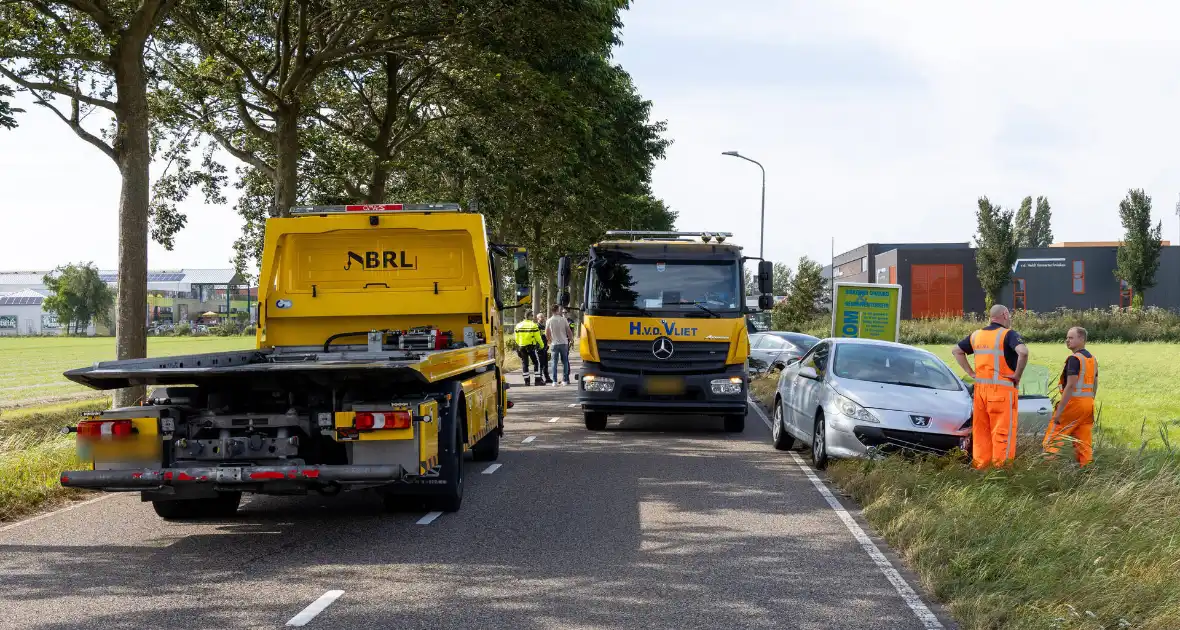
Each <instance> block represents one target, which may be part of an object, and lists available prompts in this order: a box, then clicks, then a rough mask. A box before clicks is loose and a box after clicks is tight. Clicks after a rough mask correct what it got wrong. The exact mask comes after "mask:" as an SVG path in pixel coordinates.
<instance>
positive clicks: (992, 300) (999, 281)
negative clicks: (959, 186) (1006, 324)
mask: <svg viewBox="0 0 1180 630" xmlns="http://www.w3.org/2000/svg"><path fill="white" fill-rule="evenodd" d="M975 220H976V224H977V228H976V229H977V230H978V231H977V233H976V235H975V248H976V249H975V265H976V267H977V269H978V272H979V284H980V285H982V287H983V292H984V296H985V302H986V306H987V308H989V309H990V308H991V307H992V305H994V304H996V303H998V302H999V300H1000V291H1002V290H1003V288H1004V286H1005V285H1007V284H1008V283H1009V282H1010V281H1011V279H1012V265H1014V264H1016V253H1017V252H1016V239H1015V233H1014V228H1013V225H1012V211H1011V210H1003V209H1001V208H1000V207H999V206H998V205H992V203H991V202H990V201H988V198H987V197H980V198H979V208H978V210H976V212H975Z"/></svg>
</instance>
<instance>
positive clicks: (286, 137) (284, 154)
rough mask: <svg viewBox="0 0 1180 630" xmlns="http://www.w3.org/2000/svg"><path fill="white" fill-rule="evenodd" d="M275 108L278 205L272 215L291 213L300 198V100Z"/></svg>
mask: <svg viewBox="0 0 1180 630" xmlns="http://www.w3.org/2000/svg"><path fill="white" fill-rule="evenodd" d="M276 109H277V111H278V116H277V119H278V120H277V121H276V123H277V125H276V129H275V155H276V159H275V207H274V210H273V211H272V212H271V216H276V217H289V216H291V207H292V206H294V205H295V204H296V203H297V202H298V198H299V111H300V108H299V101H292V102H290V103H283V104H280V105H279V106H278V107H277V108H276Z"/></svg>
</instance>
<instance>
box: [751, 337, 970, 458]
mask: <svg viewBox="0 0 1180 630" xmlns="http://www.w3.org/2000/svg"><path fill="white" fill-rule="evenodd" d="M971 408H972V402H971V394H970V393H969V392H968V389H967V386H966V385H965V384H964V383H963V381H962V380H960V379H959V378H958V377H957V376H955V374H954V373H953V372H951V370H950V368H948V367H947V365H946V364H945V363H943V362H942V361H941V360H940V359H939V358H938V357H937V356H935V355H934V354H932V353H930V352H927V351H925V350H922V349H920V348H915V347H913V346H907V345H904V344H900V343H891V342H886V341H875V340H870V339H844V338H839V339H824V340H822V341H820V342H819V343H817V344H816V345H815V346H814V347H812V348H811V350H810V351H808V352H807V354H805V355H803V357H801V358H800V359H799V360H797V361H794V360H793V361H791V363H790V364H789V365H787V366H786V367H785V368H784V369H783V371H782V373H781V374H780V375H779V382H778V390H777V393H776V395H775V403H774V410H773V411H774V424H773V427H772V431H773V436H774V445H775V448H778V449H780V450H788V449H790V448H792V447H794V445H795V442H796V440H797V441H799V442H802V443H804V444H807V445H810V447H811V452H812V459H813V461H814V462H815V466H816V468H824V467H825V466H826V465H827V462H828V458H829V457H861V456H864V455H866V454H868V453H870V452H872V451H874V450H880V451H886V450H894V449H896V448H903V449H909V450H913V451H921V452H930V453H945V452H946V451H948V450H950V449H952V448H954V447H958V446H962V445H963V444H964V438H966V437H967V436H968V434H969V433H970V430H971V429H970V427H971V425H970V420H971Z"/></svg>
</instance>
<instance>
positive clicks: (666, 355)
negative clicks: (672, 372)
mask: <svg viewBox="0 0 1180 630" xmlns="http://www.w3.org/2000/svg"><path fill="white" fill-rule="evenodd" d="M673 352H674V351H673V349H672V340H671V339H669V338H667V337H660V338H658V339H656V340H655V341H654V342H653V343H652V344H651V353H652V354H653V355H655V357H656V358H657V359H659V360H661V361H666V360H668V359H671V358H672V353H673Z"/></svg>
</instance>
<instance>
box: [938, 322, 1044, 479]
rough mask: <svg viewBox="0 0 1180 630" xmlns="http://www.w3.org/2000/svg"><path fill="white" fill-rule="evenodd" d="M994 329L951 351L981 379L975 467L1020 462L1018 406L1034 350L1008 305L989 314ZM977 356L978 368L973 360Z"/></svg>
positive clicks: (973, 447)
mask: <svg viewBox="0 0 1180 630" xmlns="http://www.w3.org/2000/svg"><path fill="white" fill-rule="evenodd" d="M988 315H989V316H990V318H991V323H990V324H988V325H987V326H985V327H984V328H981V329H979V330H977V331H975V332H973V333H971V334H970V335H968V336H967V337H966V338H964V339H963V340H962V341H960V342H959V343H958V344H957V345H955V346H954V347H952V348H951V354H952V355H953V356H954V357H955V361H957V362H958V363H959V367H961V368H963V371H964V372H966V373H967V375H968V376H970V377H971V378H973V379H975V409H974V414H973V416H972V418H973V420H972V422H971V465H972V466H974V467H975V468H976V469H982V468H986V467H988V466H989V465H995V466H1002V465H1004V463H1006V462H1009V461H1011V460H1012V459H1013V458H1014V457H1016V429H1017V426H1016V420H1017V404H1018V402H1019V398H1020V396H1019V393H1020V389H1019V388H1020V376H1021V375H1022V374H1023V373H1024V367H1025V366H1026V365H1027V364H1028V346H1026V345H1024V339H1022V338H1021V337H1020V334H1019V333H1017V332H1016V331H1015V330H1011V329H1010V326H1011V325H1012V314H1011V313H1010V312H1009V311H1008V308H1007V307H1006V306H1004V305H1003V304H996V305H995V306H993V307H992V308H991V311H990V312H989V313H988ZM968 354H974V355H975V368H974V369H972V367H971V365H970V364H968V363H967V355H968Z"/></svg>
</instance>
